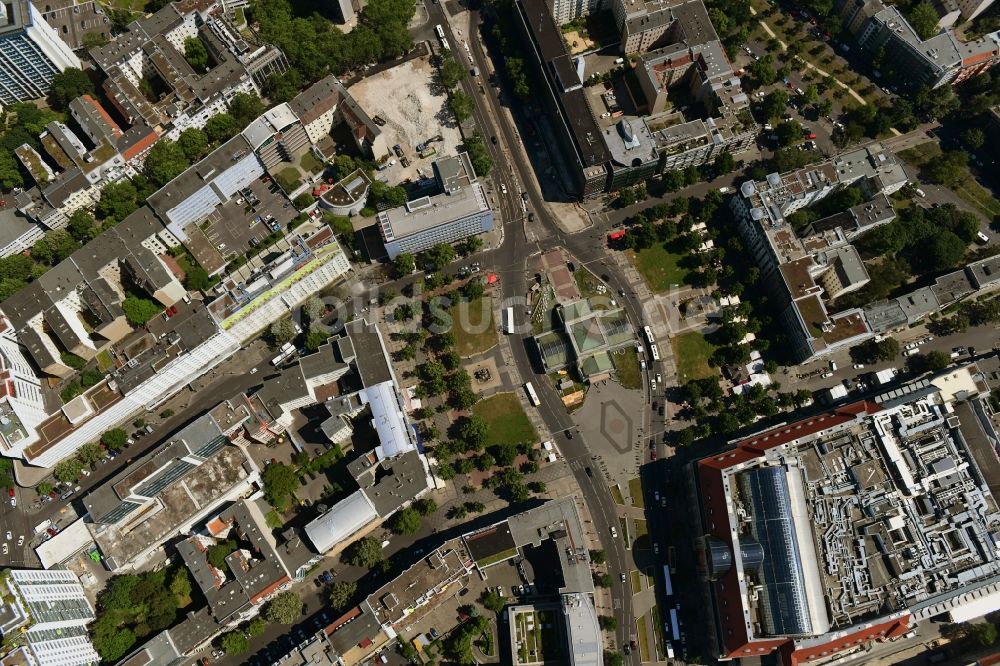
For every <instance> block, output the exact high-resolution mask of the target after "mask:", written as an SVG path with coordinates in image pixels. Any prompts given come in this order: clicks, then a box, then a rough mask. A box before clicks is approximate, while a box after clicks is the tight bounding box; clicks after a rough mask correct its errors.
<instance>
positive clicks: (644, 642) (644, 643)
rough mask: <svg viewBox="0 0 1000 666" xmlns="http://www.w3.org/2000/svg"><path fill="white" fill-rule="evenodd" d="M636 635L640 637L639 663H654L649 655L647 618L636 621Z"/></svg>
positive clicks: (643, 617)
mask: <svg viewBox="0 0 1000 666" xmlns="http://www.w3.org/2000/svg"><path fill="white" fill-rule="evenodd" d="M635 633H637V634H638V635H639V661H652V659H651V658H650V655H649V636H648V635H647V634H646V616H645V615H643V616H642V617H640V618H636V620H635Z"/></svg>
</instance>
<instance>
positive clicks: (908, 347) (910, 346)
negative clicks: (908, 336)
mask: <svg viewBox="0 0 1000 666" xmlns="http://www.w3.org/2000/svg"><path fill="white" fill-rule="evenodd" d="M917 347H918V344H917V343H916V342H911V343H909V344H908V345H906V346H905V347H903V349H906V350H910V349H916V348H917Z"/></svg>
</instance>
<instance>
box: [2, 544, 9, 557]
mask: <svg viewBox="0 0 1000 666" xmlns="http://www.w3.org/2000/svg"><path fill="white" fill-rule="evenodd" d="M9 552H10V548H8V547H7V544H4V545H3V554H4V555H6V554H7V553H9Z"/></svg>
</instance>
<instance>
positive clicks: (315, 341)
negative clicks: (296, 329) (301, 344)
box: [305, 329, 330, 351]
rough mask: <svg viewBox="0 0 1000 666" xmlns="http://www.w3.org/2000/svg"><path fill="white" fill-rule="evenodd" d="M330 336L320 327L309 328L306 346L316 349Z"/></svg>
mask: <svg viewBox="0 0 1000 666" xmlns="http://www.w3.org/2000/svg"><path fill="white" fill-rule="evenodd" d="M329 337H330V334H329V333H325V332H323V331H320V330H318V329H309V332H308V333H306V342H305V347H306V349H307V350H309V351H316V350H317V349H319V348H320V347H322V346H323V345H325V344H326V341H327V339H328V338H329Z"/></svg>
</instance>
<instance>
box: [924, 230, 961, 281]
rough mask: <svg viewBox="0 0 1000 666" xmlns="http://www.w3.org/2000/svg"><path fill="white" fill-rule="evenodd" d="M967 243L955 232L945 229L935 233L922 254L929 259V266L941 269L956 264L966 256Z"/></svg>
mask: <svg viewBox="0 0 1000 666" xmlns="http://www.w3.org/2000/svg"><path fill="white" fill-rule="evenodd" d="M965 250H966V243H965V241H963V240H962V239H961V238H959V237H958V236H957V235H956V234H955V233H954V232H952V231H948V230H944V231H941V232H940V233H938V234H937V235H935V236H934V237H933V238H932V239H931V240H930V242H929V243H928V244H927V246H926V248H925V249H924V251H922V252H921V255H922V256H923V258H924V259H926V260H927V268H928V269H930V270H932V271H941V270H945V269H947V268H953V267H954V266H956V265H957V264H958V263H959V262H960V261H961V260H962V258H963V257H965Z"/></svg>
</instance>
